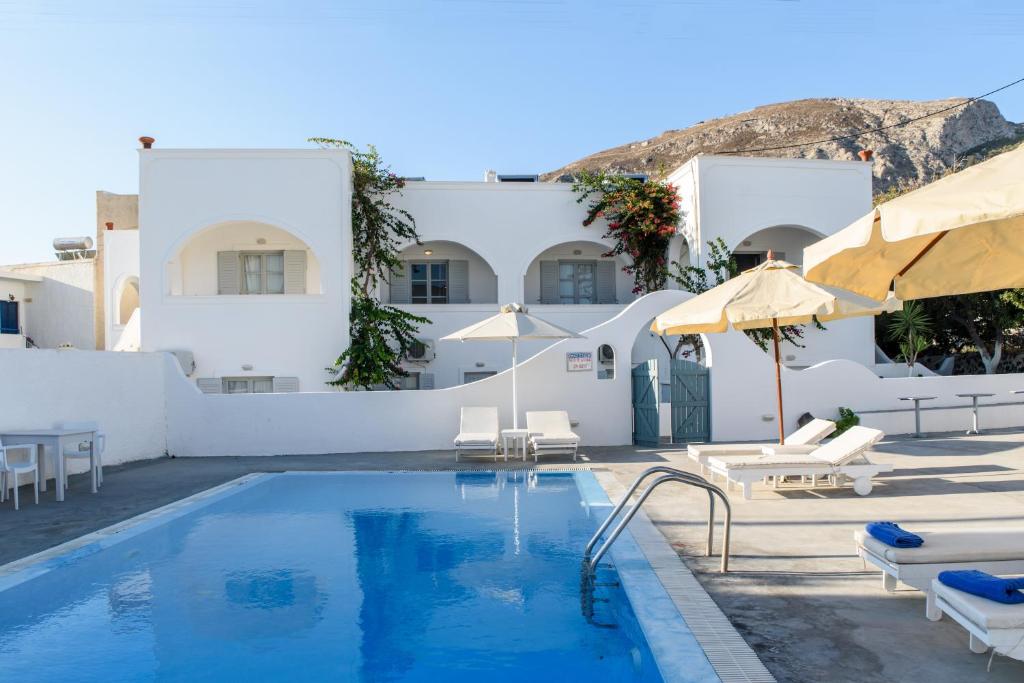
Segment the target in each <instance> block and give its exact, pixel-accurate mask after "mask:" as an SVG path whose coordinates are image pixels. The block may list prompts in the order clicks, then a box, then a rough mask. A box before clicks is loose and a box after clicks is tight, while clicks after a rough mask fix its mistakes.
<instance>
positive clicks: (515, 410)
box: [512, 337, 519, 429]
mask: <svg viewBox="0 0 1024 683" xmlns="http://www.w3.org/2000/svg"><path fill="white" fill-rule="evenodd" d="M516 364H517V363H516V340H515V337H513V338H512V429H519V401H518V398H517V397H516Z"/></svg>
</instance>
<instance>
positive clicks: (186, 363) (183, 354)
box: [171, 351, 196, 377]
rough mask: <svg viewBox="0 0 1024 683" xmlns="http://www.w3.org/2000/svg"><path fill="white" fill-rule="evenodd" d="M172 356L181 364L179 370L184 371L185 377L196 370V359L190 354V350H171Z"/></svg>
mask: <svg viewBox="0 0 1024 683" xmlns="http://www.w3.org/2000/svg"><path fill="white" fill-rule="evenodd" d="M171 353H172V354H174V357H175V358H176V359H177V361H178V365H180V366H181V371H182V372H184V373H185V376H186V377H191V376H192V373H193V372H195V371H196V360H195V357H194V356H193V355H192V352H191V351H171Z"/></svg>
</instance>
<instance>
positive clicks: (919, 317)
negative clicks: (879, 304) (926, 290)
mask: <svg viewBox="0 0 1024 683" xmlns="http://www.w3.org/2000/svg"><path fill="white" fill-rule="evenodd" d="M931 337H932V319H931V318H930V317H929V316H928V314H927V313H925V311H924V307H923V306H921V304H919V303H918V302H916V301H907V302H904V304H903V310H902V311H897V312H895V313H893V314H892V318H891V320H890V322H889V338H890V339H892V340H893V341H896V342H899V345H900V356H899V357H900V360H902V361H903V362H905V363H906V364H907V376H908V377H912V376H913V374H914V364H915V363H917V357H918V356H919V355H920V354H921V352H922V351H924V350H925V349H927V348H928V347H929V346H931V345H932V340H931Z"/></svg>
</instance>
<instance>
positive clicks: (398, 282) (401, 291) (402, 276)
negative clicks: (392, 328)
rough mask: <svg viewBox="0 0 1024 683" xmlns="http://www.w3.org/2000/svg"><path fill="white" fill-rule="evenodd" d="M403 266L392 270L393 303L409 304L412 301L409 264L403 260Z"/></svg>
mask: <svg viewBox="0 0 1024 683" xmlns="http://www.w3.org/2000/svg"><path fill="white" fill-rule="evenodd" d="M402 265H403V266H404V267H403V268H400V269H399V270H393V271H391V283H390V284H391V303H393V304H407V303H410V302H411V301H412V283H411V282H410V281H409V264H408V262H405V261H403V262H402Z"/></svg>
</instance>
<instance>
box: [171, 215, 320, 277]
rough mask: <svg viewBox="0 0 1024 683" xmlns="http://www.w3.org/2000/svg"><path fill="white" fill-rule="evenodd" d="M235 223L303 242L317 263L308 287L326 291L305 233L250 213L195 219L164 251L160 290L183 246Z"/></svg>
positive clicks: (314, 251)
mask: <svg viewBox="0 0 1024 683" xmlns="http://www.w3.org/2000/svg"><path fill="white" fill-rule="evenodd" d="M238 224H252V225H254V226H260V227H265V228H269V229H271V230H275V231H278V232H282V233H285V234H287V235H288V236H290V237H292V238H294V239H296V240H298V241H299V242H301V243H302V244H303V246H304V247H305V248H306V249H307V250H308V251H309V254H310V258H311V260H312V261H313V262H314V264H311V265H315V266H316V272H317V273H318V274H319V275H318V277H317V281H316V282H317V287H316V291H311V292H309V293H311V294H326V293H327V291H326V287H325V284H324V275H323V272H322V271H321V270H320V264H321V263H322V260H321V259H320V255H319V254H320V250H319V249H318V248H317V247H316V246H315V244H314V242H312V241H311V240H310V239H309V238H308V237H307V235H306V234H304V233H303V232H302V231H301V230H298V229H296V228H294V227H292V226H291V225H289V224H286V223H284V222H280V221H279V222H274V221H272V220H269V219H265V218H263V217H258V216H253V215H249V214H229V215H224V216H221V217H219V218H217V219H214V220H213V221H212V222H208V221H203V222H202V223H201V224H200V223H197V224H195V225H193V226H192V227H190V228H189V229H188V230H186V231H185V232H184V233H182V235H180V236H179V237H178V238H177V239H176V240H175V241H174V242H173V243H171V245H170V246H169V247H168V248H167V249H166V251H165V252H164V257H163V260H162V261H161V266H162V267H161V271H162V272H161V290H162V291H163V293H164V294H167V293H168V292H169V291H170V283H169V282H168V279H169V271H170V268H169V266H170V265H171V264H172V263H174V262H176V261H177V260H179V259H180V258H181V255H182V253H183V252H184V251H185V249H186V248H187V247H188V246H189V245H190V244H192V243H193V242H194V241H195V240H197V239H199V238H201V237H203V236H204V235H208V234H209V233H211V232H215V231H217V230H221V229H224V228H227V227H230V226H232V225H238Z"/></svg>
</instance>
